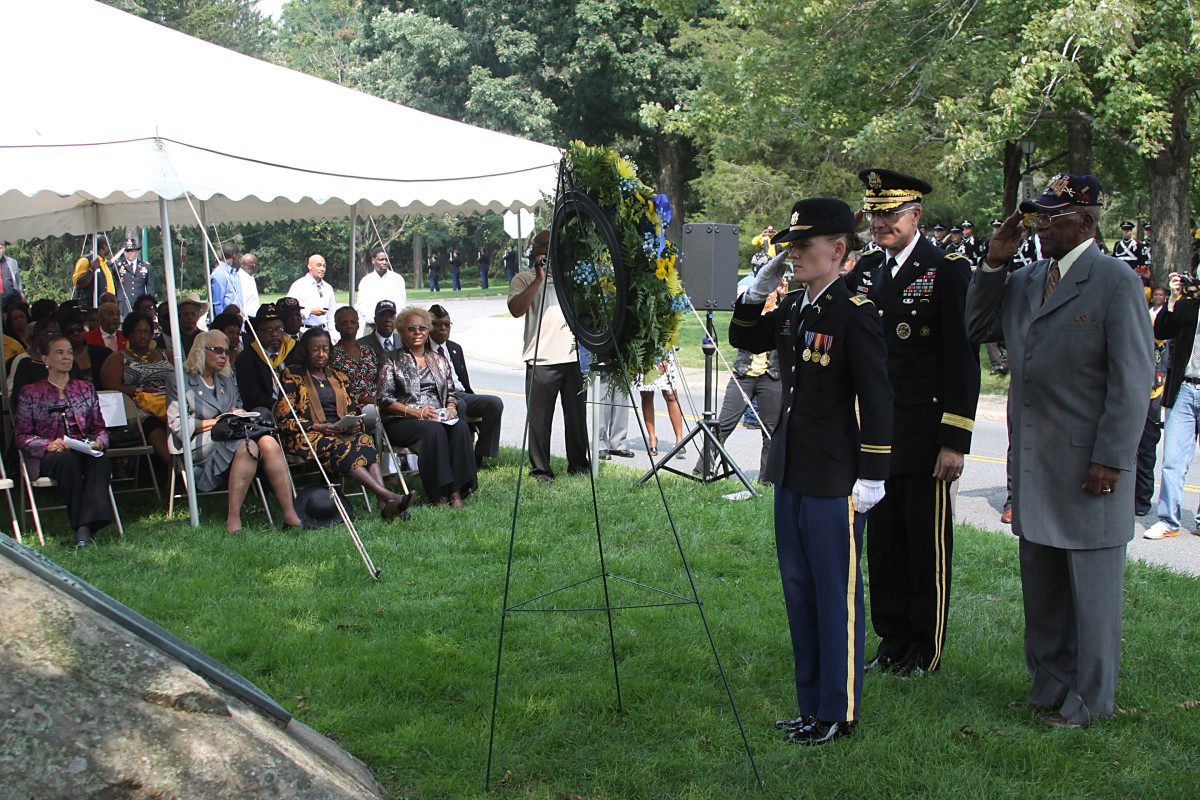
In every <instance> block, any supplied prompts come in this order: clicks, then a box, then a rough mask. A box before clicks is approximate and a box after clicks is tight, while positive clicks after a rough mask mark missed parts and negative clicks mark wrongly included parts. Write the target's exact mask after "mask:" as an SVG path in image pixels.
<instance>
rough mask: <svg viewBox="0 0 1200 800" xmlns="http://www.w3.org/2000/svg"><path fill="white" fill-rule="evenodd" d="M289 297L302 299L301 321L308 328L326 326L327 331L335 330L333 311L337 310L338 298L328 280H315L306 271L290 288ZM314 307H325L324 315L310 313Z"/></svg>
mask: <svg viewBox="0 0 1200 800" xmlns="http://www.w3.org/2000/svg"><path fill="white" fill-rule="evenodd" d="M288 297H294V298H296V299H297V300H299V301H300V314H301V315H302V316H301V320H300V321H301V323H302V324H303V325H304V326H305V327H308V328H324V329H325V330H327V331H330V332H331V333H332V332H333V329H334V328H333V312H335V311H337V309H336V308H334V304H335V303H336V302H337V300H336V299H335V298H334V296H333V287H332V286H330V285H329V282H328V281H321V282H320V283H317V281H315V280H313V276H312V275H309V274H308V273H305V274H304V276H303V277H302V278H299V279H297V280H296V281H295V282H294V283H293V284H292V286H291V288H290V289H288ZM314 308H323V309H325V313H324V315H322V316H319V317H318V316H315V315H314V314H311V313H309V312H310V311H311V310H312V309H314Z"/></svg>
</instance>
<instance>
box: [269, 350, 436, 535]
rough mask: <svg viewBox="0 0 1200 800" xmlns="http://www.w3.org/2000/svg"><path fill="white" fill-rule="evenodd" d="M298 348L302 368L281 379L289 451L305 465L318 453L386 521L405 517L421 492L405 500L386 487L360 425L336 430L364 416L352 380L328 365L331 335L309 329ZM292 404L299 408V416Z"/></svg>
mask: <svg viewBox="0 0 1200 800" xmlns="http://www.w3.org/2000/svg"><path fill="white" fill-rule="evenodd" d="M298 349H299V352H300V359H301V360H300V363H299V364H293V365H292V366H290V367H288V368H287V369H285V370H284V371H283V375H281V376H280V381H281V382H282V383H283V391H284V395H285V397H286V400H283V399H281V400H280V401H279V403H278V404H277V405H276V406H275V418H276V419H277V420H278V421H279V430H280V431H281V432H282V433H283V446H284V449H286V450H287V451H288V452H289V453H291V454H292V455H295V456H300V457H302V458H304V459H305V460H308V459H311V458H313V455H314V453H315V454H316V457H317V458H318V459H320V462H321V466H322V467H324V468H325V470H327V471H328V472H330V473H332V474H334V475H339V476H340V475H348V476H350V477H351V478H353V479H354V480H355V481H357V482H358V483H360V484H362V485H363V486H365V487H366V488H367V489H368V490H369V491H370V492H371V493H372V494H374V495H375V497H376V498H377V499H378V501H379V509H380V511H382V512H383V518H384V519H387V520H392V519H395V518H396V517H398V516H400V515H401V514H402V513H404V511H405V509H407V508H408V506H409V505H410V504H411V503H412V501H413V499H414V498H415V496H416V493H415V492H410V493H409V494H407V495H401V494H397V493H395V492H393V491H392V490H390V489H388V488H387V486H385V485H384V483H383V475H382V473H381V472H380V471H379V454H378V453H377V452H376V450H375V440H374V439H373V438H372V437H371V435H370V434H368V433H365V432H364V431H363V424H362V421H361V420H360V421H358V422H356V423H355V424H354V425H353V427H350V428H348V429H346V430H345V431H339V430H338V428H337V427H336V423H337V422H338V420H340V419H342V418H343V417H345V416H347V415H349V414H359V413H360V411H361V407H360V406H359V404H358V399H357V398H356V397H354V396H353V395H352V394H351V393H350V392H349V391H348V387H349V384H350V379H349V377H347V375H346V373H344V372H341V371H339V370H337V369H334V368H333V367H332V366H331V365H330V363H329V358H330V351H331V350H332V349H333V348H332V345H331V343H330V338H329V332H328V331H326V330H325V329H324V328H310V329H309V330H307V331H306V332H305V333H304V335H303V336H301V337H300V344H299V346H298ZM287 401H291V404H292V406H293V407H294V408H295V409H296V415H295V416H292V413H291V410H290V409H289V408H288V405H287ZM297 417H299V421H300V424H299V425H298V424H297V422H296V418H297ZM301 426H303V430H302V427H301ZM305 432H307V441H306V436H305Z"/></svg>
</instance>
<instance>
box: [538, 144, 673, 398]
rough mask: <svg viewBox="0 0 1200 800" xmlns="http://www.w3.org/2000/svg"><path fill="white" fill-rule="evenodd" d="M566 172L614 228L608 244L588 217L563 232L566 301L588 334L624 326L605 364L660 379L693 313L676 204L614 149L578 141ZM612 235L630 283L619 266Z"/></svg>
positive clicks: (558, 232) (560, 236)
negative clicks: (672, 235) (669, 233)
mask: <svg viewBox="0 0 1200 800" xmlns="http://www.w3.org/2000/svg"><path fill="white" fill-rule="evenodd" d="M564 168H565V169H564V172H565V174H566V177H567V181H566V182H565V185H569V187H570V188H572V189H575V190H580V191H583V192H585V193H586V194H587V196H588V197H589V198H590V199H591V200H592V201H593V202H594V203H595V204H596V205H597V206H599V209H600V211H602V212H603V214H604V216H605V217H607V222H608V223H611V228H609V234H610V235H609V238H608V240H607V241H606V240H605V237H604V236H602V235H601V233H602V231H600V230H598V229H597V227H596V226H592V225H587V224H583V222H584V220H583V219H582V218H576V219H575V220H574V223H573V224H566V225H563V226H561V227H559V228H557V229H556V235H557V237H558V240H559V246H558V248H557V250H558V252H559V253H560V254H561V257H562V259H563V260H564V261H565V262H566V263H564V264H561V265H560V267H559V269H561V277H562V279H563V281H562V284H561V285H560V287H559V292H560V297H562V296H563V295H566V299H567V301H568V303H569V305H570V306H571V309H572V311H573V315H574V317H575V318H576V319H578V320H579V321H580V322H581V323H582V324H583V326H584V327H585V328H587V329H590V330H601V329H606V328H610V327H613V321H614V320H619V324H618V325H616V326H615V329H614V330H613V331H612V332H613V335H614V339H615V342H614V344H615V348H614V352H613V353H610V354H607V355H605V356H604V360H605V362H606V363H607V366H608V367H609V368H611V369H614V370H617V369H620V370H622V371H623V372H624V373H625V376H626V377H627V378H628V379H629V380H630V381H631V382H632V381H633V380H634V379H636V378H637V376H639V375H643V374H650V373H653V372H654V371H655V370H656V368H657V365H658V364H659V363H661V362H662V361H663V360H665V359H666V357H667V353H668V352H669V351H670V349H671V348H673V347H674V346H675V345H677V344H678V342H679V328H680V324H681V323H682V321H683V315H684V314H685V313H687V311H689V310H690V309H691V304H690V302H689V300H688V297H687V295H686V294H685V293H684V290H683V283H682V282H681V281H680V279H679V271H678V268H677V267H678V265H677V263H676V261H677V255H678V250H677V248H676V247H675V243H674V242H672V241H671V240H669V239H668V238H667V237H666V227H667V225H669V224H670V223H671V204H670V202H669V201H668V200H667V197H666V195H663V194H656V193H655V191H654V189H653V188H651V187H650V186H647V185H646V184H644V183H642V181H641V180H640V179H639V178H638V175H637V170H636V169H635V168H634V166H633V164H632V163H630V162H629V160H628V159H626V158H624V157H622V156H621V155H619V154H618V153H617V151H616V150H615V149H613V148H611V147H589V146H588V145H586V144H584V143H583V142H578V141H576V142H571V144H570V146H569V147H568V148H567V153H566V157H565V159H564ZM561 202H563V201H562V196H561V194H560V203H561ZM557 216H558V215H556V217H557ZM602 227H604V228H608V225H607V224H604V225H603V226H602ZM612 233H615V241H616V245H617V247H616V249H617V250H618V251H619V252H618V253H617V257H618V258H619V259H620V262H621V264H623V270H624V273H625V278H624V280H622V279H621V276H619V275H618V274H617V270H618V269H619V268H620V267H619V266H618V267H615V266H614V263H613V260H614V259H613V257H614V254H613V252H612V251H613V249H614V248H613V247H612V246H611V242H612V238H613V237H612V236H611V234H612ZM558 274H560V273H558V272H556V275H558ZM621 283H625V285H626V288H625V292H624V295H625V297H624V301H625V308H624V309H623V312H622V313H621V314H620V315H618V313H617V304H618V303H619V301H620V298H619V293H618V285H619V284H621ZM577 335H578V332H577Z"/></svg>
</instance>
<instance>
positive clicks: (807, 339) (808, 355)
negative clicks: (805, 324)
mask: <svg viewBox="0 0 1200 800" xmlns="http://www.w3.org/2000/svg"><path fill="white" fill-rule="evenodd" d="M813 336H814V334H813V333H812V332H811V331H805V332H804V352H803V353H801V354H800V357H801V358H802V359H804V360H805V361H810V360H811V359H812V357H813V351H812V346H813Z"/></svg>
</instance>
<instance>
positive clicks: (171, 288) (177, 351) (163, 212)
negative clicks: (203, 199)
mask: <svg viewBox="0 0 1200 800" xmlns="http://www.w3.org/2000/svg"><path fill="white" fill-rule="evenodd" d="M158 215H159V218H160V219H161V224H162V240H163V267H164V272H166V273H167V313H168V315H169V317H170V320H171V356H172V361H173V362H174V364H175V385H176V386H178V387H179V406H180V408H179V439H180V441H182V442H184V446H183V454H182V455H183V469H184V472H185V473H186V474H187V476H188V480H187V481H186V482H185V484H186V486H187V495H188V513H189V514H190V516H191V523H192V527H193V528H198V527H200V511H199V510H198V509H197V507H196V481H195V479H194V477H193V476H194V475H195V469H194V467H193V466H192V448H191V446H190V444H191V441H192V431H191V425H190V421H189V420H188V413H187V394H186V392H185V391H184V386H185V384H184V382H183V355H184V354H183V341H182V340H181V339H180V338H179V304H178V296H177V294H176V291H175V264H174V259H173V258H172V256H171V220H170V219H169V218H168V215H167V201H166V200H164V199H163V198H161V197H160V198H158ZM205 260H206V261H207V260H208V256H207V253H206V255H205ZM172 469H173V467H172Z"/></svg>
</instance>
